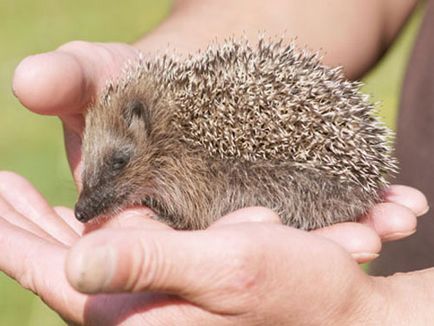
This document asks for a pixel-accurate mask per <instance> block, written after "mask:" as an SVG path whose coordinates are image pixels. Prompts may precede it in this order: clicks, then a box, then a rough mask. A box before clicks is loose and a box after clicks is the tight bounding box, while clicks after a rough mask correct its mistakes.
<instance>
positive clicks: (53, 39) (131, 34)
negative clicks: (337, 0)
mask: <svg viewBox="0 0 434 326" xmlns="http://www.w3.org/2000/svg"><path fill="white" fill-rule="evenodd" d="M170 5H171V1H170V0H159V1H152V0H141V1H137V0H124V1H122V2H120V1H116V0H105V1H97V0H75V1H59V0H40V1H32V0H18V1H17V0H0V40H1V49H0V170H11V171H15V172H17V173H19V174H21V175H23V176H25V177H26V178H28V179H29V180H30V181H31V182H32V183H33V184H34V185H35V186H36V187H37V188H38V189H39V190H40V191H41V192H42V193H43V194H44V196H46V197H47V198H48V200H49V202H50V203H51V204H53V205H66V206H72V205H73V203H74V200H75V198H76V194H75V188H74V185H73V183H72V179H71V177H70V173H69V170H68V166H67V162H66V158H65V154H64V149H63V139H62V131H61V126H60V123H59V121H58V120H57V119H56V118H54V117H43V116H37V115H35V114H33V113H30V112H28V111H27V110H26V109H24V108H23V107H22V106H21V105H20V104H19V102H18V101H17V100H16V99H15V98H14V96H13V94H12V92H11V79H12V75H13V71H14V68H15V66H16V65H17V64H18V63H19V61H20V60H21V59H22V58H24V57H25V56H28V55H31V54H35V53H39V52H45V51H50V50H52V49H55V48H56V47H58V46H60V45H61V44H63V43H65V42H68V41H71V40H77V39H81V40H87V41H99V42H104V41H111V42H112V41H117V42H132V41H134V40H136V39H137V38H139V37H140V36H141V35H142V34H143V33H145V32H146V31H148V30H150V29H152V27H154V26H155V25H157V24H158V22H159V21H161V20H162V19H164V17H165V16H166V15H167V14H168V12H169V10H170ZM421 12H422V9H421V8H419V9H418V10H417V11H416V13H415V14H414V15H413V17H412V19H411V20H410V22H409V23H408V24H407V27H406V28H405V30H404V31H403V33H402V34H401V36H400V37H399V40H398V41H397V42H396V43H395V44H394V46H393V48H392V49H391V50H390V51H389V52H388V54H387V56H385V58H384V59H383V60H382V62H381V64H380V65H378V66H377V67H376V68H375V69H374V70H373V71H372V72H371V73H370V74H369V75H368V76H366V78H365V79H364V82H365V86H364V91H365V92H367V93H368V94H371V95H372V100H373V101H374V102H379V103H380V104H379V105H380V115H381V116H382V117H383V118H384V120H385V121H386V123H387V124H388V125H389V126H391V127H393V126H394V121H395V116H396V109H397V105H398V100H399V91H400V85H401V81H402V78H403V73H404V69H405V64H406V61H407V58H408V55H409V52H410V50H411V46H412V43H413V40H414V36H415V33H416V31H417V28H418V25H419V23H420V18H421ZM0 232H1V230H0ZM0 254H1V252H0ZM63 324H64V323H63V322H62V321H61V319H60V318H59V317H58V316H57V315H56V314H55V313H53V312H51V311H50V310H49V309H48V308H47V307H46V306H45V305H44V304H43V303H42V302H41V301H40V300H39V299H38V298H37V297H35V296H34V295H33V294H31V293H29V292H26V291H25V290H23V289H21V288H20V287H19V286H18V285H17V284H15V283H14V282H13V281H11V280H10V279H8V278H7V277H6V276H5V275H4V274H2V273H1V272H0V326H2V325H20V326H21V325H22V326H30V325H38V326H39V325H44V326H51V325H63Z"/></svg>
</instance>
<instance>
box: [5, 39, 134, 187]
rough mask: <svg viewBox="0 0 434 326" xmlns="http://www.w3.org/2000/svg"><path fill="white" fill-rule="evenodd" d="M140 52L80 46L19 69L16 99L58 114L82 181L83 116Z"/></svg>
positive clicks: (41, 57) (117, 46)
mask: <svg viewBox="0 0 434 326" xmlns="http://www.w3.org/2000/svg"><path fill="white" fill-rule="evenodd" d="M134 56H137V50H136V49H135V48H133V47H131V46H128V45H122V44H115V43H106V44H103V43H89V42H83V41H74V42H70V43H67V44H65V45H63V46H61V47H60V48H59V49H57V50H56V51H53V52H48V53H43V54H38V55H34V56H30V57H27V58H25V59H24V60H23V61H22V62H21V63H20V64H19V65H18V67H17V68H16V70H15V73H14V78H13V90H14V94H15V95H16V96H17V98H18V99H19V100H20V102H21V103H22V104H23V105H24V106H26V107H27V108H29V109H30V110H32V111H33V112H36V113H39V114H47V115H57V116H59V117H60V118H61V119H62V121H63V125H64V136H65V142H66V145H67V146H66V149H67V155H68V161H69V164H70V166H71V169H72V171H73V175H74V179H75V180H76V181H77V182H78V180H79V179H80V171H79V162H80V146H81V133H82V130H83V126H84V119H83V115H82V113H83V112H84V110H85V109H86V108H87V107H88V106H89V104H90V103H91V102H92V100H93V99H95V98H96V97H97V96H98V94H99V92H100V91H101V90H102V89H103V87H104V85H105V83H106V81H107V80H108V79H110V78H113V77H115V76H116V75H117V74H118V73H119V72H120V70H121V68H122V66H123V65H124V62H125V61H126V60H127V59H128V58H131V57H134Z"/></svg>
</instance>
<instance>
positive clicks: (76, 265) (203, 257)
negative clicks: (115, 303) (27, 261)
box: [66, 223, 300, 313]
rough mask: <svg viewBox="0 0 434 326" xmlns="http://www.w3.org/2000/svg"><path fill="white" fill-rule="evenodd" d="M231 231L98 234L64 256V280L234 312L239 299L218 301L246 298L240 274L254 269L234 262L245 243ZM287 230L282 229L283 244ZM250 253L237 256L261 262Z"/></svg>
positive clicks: (94, 289) (87, 288)
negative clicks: (149, 293)
mask: <svg viewBox="0 0 434 326" xmlns="http://www.w3.org/2000/svg"><path fill="white" fill-rule="evenodd" d="M253 224H255V225H257V226H259V225H260V224H259V223H248V224H246V223H244V224H243V225H241V224H240V225H239V226H237V227H238V228H239V229H240V230H243V232H247V233H248V230H249V229H251V225H253ZM246 226H247V227H246ZM268 226H270V225H268ZM234 229H235V231H231V232H229V231H228V230H225V231H217V230H216V231H213V232H217V233H218V235H216V236H212V235H210V234H207V233H206V232H205V231H196V232H185V231H171V230H170V231H166V230H159V231H155V230H151V231H149V230H137V229H129V230H128V229H123V230H113V229H105V230H99V231H97V232H94V233H92V234H90V235H87V236H86V237H84V238H82V239H81V240H80V241H79V242H78V243H77V244H76V245H75V246H74V247H73V248H72V250H71V251H70V252H69V255H68V257H67V260H66V275H67V278H68V280H69V282H70V283H71V285H73V286H74V287H75V288H76V289H78V290H79V291H82V292H85V293H110V292H143V291H152V292H165V293H172V294H176V295H179V296H181V297H183V298H185V299H186V300H188V301H190V302H192V303H196V304H198V305H200V306H202V307H203V308H205V309H207V310H208V309H211V311H213V312H225V313H228V311H229V312H230V313H239V312H240V311H243V308H242V307H241V306H240V305H241V304H242V303H244V302H245V301H244V298H243V299H242V300H240V302H239V303H237V302H232V303H231V304H230V307H229V308H228V303H227V301H226V299H225V300H223V296H226V295H227V293H228V292H231V291H232V290H233V291H234V292H233V293H232V295H231V298H232V297H239V296H241V297H243V296H248V294H247V292H245V291H243V290H242V288H243V284H244V283H248V282H249V279H250V276H249V277H246V279H244V277H243V276H242V275H240V273H241V274H242V272H240V270H248V271H249V272H248V273H250V272H251V273H253V274H255V273H256V270H255V268H256V267H255V268H253V270H250V268H249V267H248V266H246V264H250V263H246V262H245V261H244V259H243V258H240V255H241V254H240V252H241V253H243V252H244V249H246V248H247V246H248V244H250V241H245V240H244V237H243V236H242V233H241V234H239V233H238V232H236V230H238V229H236V228H235V227H234ZM244 229H246V230H247V231H246V230H244ZM289 229H290V228H285V239H287V233H286V232H290V231H288V230H289ZM221 230H223V228H222V229H221ZM260 230H262V227H261V228H260ZM226 231H228V232H226ZM220 232H221V233H220ZM298 232H300V231H298ZM259 240H263V239H259ZM255 241H256V240H255ZM252 245H253V246H254V245H256V242H254V243H252ZM246 250H247V249H246ZM248 250H251V247H249V248H248ZM253 252H254V253H255V254H248V255H243V256H242V257H245V258H246V259H247V260H249V261H250V260H252V264H253V263H254V262H253V260H254V261H255V262H256V261H257V260H259V259H260V257H261V255H260V254H259V250H258V252H256V251H255V248H253ZM262 264H264V261H261V262H260V266H262ZM254 265H255V266H257V265H256V264H254ZM219 266H222V267H223V266H224V268H219ZM235 292H237V293H238V292H242V293H241V294H240V295H238V294H235Z"/></svg>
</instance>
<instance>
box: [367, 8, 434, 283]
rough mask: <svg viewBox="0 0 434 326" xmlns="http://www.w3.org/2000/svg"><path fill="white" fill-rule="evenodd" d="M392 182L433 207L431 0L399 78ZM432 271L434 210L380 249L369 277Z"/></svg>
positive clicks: (433, 38) (433, 17) (433, 15)
mask: <svg viewBox="0 0 434 326" xmlns="http://www.w3.org/2000/svg"><path fill="white" fill-rule="evenodd" d="M396 152H397V156H398V159H399V162H400V173H399V176H398V179H397V182H398V183H401V184H405V185H409V186H413V187H416V188H418V189H420V190H422V191H423V192H424V193H425V195H426V196H427V197H428V201H429V203H430V204H431V205H433V203H434V1H429V2H428V4H427V7H426V12H425V17H424V20H423V22H422V25H421V29H420V32H419V35H418V37H417V40H416V43H415V46H414V49H413V53H412V56H411V58H410V63H409V66H408V70H407V74H406V77H405V81H404V85H403V90H402V96H401V105H400V112H399V118H398V136H397V143H396ZM432 266H434V207H433V208H432V209H431V211H430V212H429V213H428V214H426V215H425V216H424V217H422V218H421V219H419V224H418V230H417V232H416V234H414V235H413V236H411V237H410V238H408V239H406V240H401V241H396V242H393V243H388V244H385V246H384V250H383V252H382V253H381V256H380V258H379V259H377V261H375V262H374V263H373V264H371V268H370V272H371V274H374V275H390V274H393V273H396V272H407V271H413V270H418V269H422V268H427V267H432Z"/></svg>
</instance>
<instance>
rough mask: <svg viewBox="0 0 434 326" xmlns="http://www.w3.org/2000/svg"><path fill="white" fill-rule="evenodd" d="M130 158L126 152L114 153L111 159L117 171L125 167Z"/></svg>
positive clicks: (112, 165)
mask: <svg viewBox="0 0 434 326" xmlns="http://www.w3.org/2000/svg"><path fill="white" fill-rule="evenodd" d="M129 159H130V158H129V156H128V155H125V154H121V153H118V154H115V155H113V157H112V160H111V167H112V169H113V170H115V171H119V170H121V169H122V168H124V167H125V165H127V164H128V162H129Z"/></svg>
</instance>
